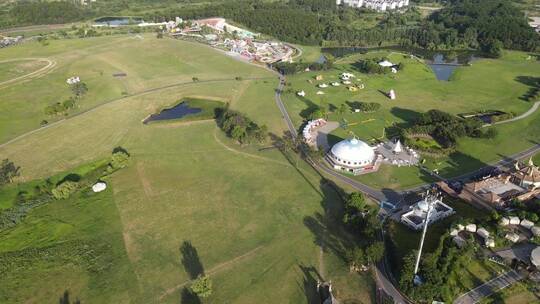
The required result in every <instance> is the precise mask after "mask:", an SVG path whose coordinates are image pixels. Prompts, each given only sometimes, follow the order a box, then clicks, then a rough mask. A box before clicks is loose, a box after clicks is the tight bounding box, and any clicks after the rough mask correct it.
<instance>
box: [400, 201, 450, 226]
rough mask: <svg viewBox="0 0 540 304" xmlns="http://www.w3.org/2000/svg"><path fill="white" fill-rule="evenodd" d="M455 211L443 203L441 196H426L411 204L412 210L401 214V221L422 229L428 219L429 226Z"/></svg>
mask: <svg viewBox="0 0 540 304" xmlns="http://www.w3.org/2000/svg"><path fill="white" fill-rule="evenodd" d="M454 213H455V211H454V209H453V208H452V207H450V206H448V205H447V204H445V203H443V202H442V200H441V199H440V198H437V197H434V196H426V197H425V198H424V199H422V200H421V201H419V202H417V203H416V204H414V205H412V206H410V211H408V212H405V213H403V214H402V215H401V222H402V223H403V224H405V225H406V226H408V227H410V228H412V229H414V230H420V229H422V228H424V225H426V219H427V225H428V226H429V225H430V224H432V223H434V222H436V221H438V220H441V219H443V218H445V217H448V216H451V215H452V214H454ZM428 214H429V217H428Z"/></svg>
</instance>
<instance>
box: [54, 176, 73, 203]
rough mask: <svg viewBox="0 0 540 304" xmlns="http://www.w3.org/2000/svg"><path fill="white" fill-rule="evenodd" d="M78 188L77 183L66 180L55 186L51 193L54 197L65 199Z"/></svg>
mask: <svg viewBox="0 0 540 304" xmlns="http://www.w3.org/2000/svg"><path fill="white" fill-rule="evenodd" d="M78 188H79V183H77V182H74V181H70V180H67V181H64V182H62V183H61V184H59V185H58V186H56V187H55V188H54V189H53V190H52V195H53V197H54V198H56V199H66V198H68V197H69V196H70V195H71V194H72V193H74V192H75V191H77V189H78Z"/></svg>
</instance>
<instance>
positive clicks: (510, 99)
mask: <svg viewBox="0 0 540 304" xmlns="http://www.w3.org/2000/svg"><path fill="white" fill-rule="evenodd" d="M381 57H388V58H389V60H390V61H392V62H393V63H395V64H397V63H404V64H405V68H404V70H402V71H399V72H398V73H397V74H390V75H367V74H363V73H361V72H359V70H358V69H357V68H356V63H357V62H358V60H360V59H362V58H381ZM534 58H535V57H534V56H529V54H527V53H522V52H511V51H507V52H505V55H504V56H503V57H502V58H501V59H497V60H495V59H481V60H477V61H474V62H473V63H472V65H471V66H464V67H459V68H458V69H456V71H455V72H454V75H453V76H452V78H451V80H450V81H438V80H437V79H436V78H435V74H434V73H433V72H432V70H431V69H430V67H429V66H427V65H425V64H424V63H422V62H420V61H418V60H417V59H414V58H410V57H409V56H407V55H404V54H399V53H395V52H388V51H376V52H370V53H368V54H359V55H352V56H348V57H345V58H342V59H339V60H338V61H337V62H336V64H335V68H334V69H332V70H330V71H324V72H306V73H301V74H298V75H294V76H289V77H288V82H289V86H287V87H286V89H285V93H284V97H283V99H284V102H285V103H286V106H287V108H288V110H289V112H290V113H291V117H292V118H293V120H294V121H295V124H296V125H297V126H298V127H300V126H301V125H302V123H303V122H304V121H305V117H307V115H308V114H309V112H310V110H309V109H310V108H313V107H316V106H322V107H326V108H329V109H330V112H329V113H330V115H329V119H330V120H335V121H342V120H343V119H345V120H346V121H347V122H348V125H349V127H348V130H344V129H341V128H339V129H337V130H335V131H334V132H333V135H335V136H336V138H337V139H339V138H345V137H347V136H348V134H349V133H348V132H349V130H350V131H352V132H354V134H356V135H357V136H358V137H359V138H361V139H362V140H364V141H366V142H370V143H375V142H377V141H378V140H381V139H385V138H387V137H389V136H392V134H388V133H386V132H385V131H384V130H385V128H388V127H390V126H392V125H394V124H398V125H399V124H406V123H407V122H408V121H411V120H413V119H414V118H415V117H417V116H418V115H419V114H420V113H423V112H425V111H428V110H430V109H439V110H442V111H446V112H449V113H452V114H456V115H457V114H460V113H466V112H473V111H482V110H501V111H506V112H514V113H516V114H518V115H519V114H521V113H524V112H526V111H527V110H528V109H529V108H530V107H531V106H532V103H530V102H527V101H524V100H522V99H521V97H522V96H523V95H525V94H526V93H527V92H528V91H529V90H530V89H531V86H530V83H531V82H530V80H531V79H533V78H534V77H538V71H539V70H540V62H538V61H537V60H535V59H534ZM343 72H352V73H354V74H355V75H356V76H357V78H356V79H355V80H354V81H353V84H359V83H363V84H365V89H363V90H359V91H357V92H350V91H349V90H347V88H346V86H345V85H341V86H339V87H332V86H330V87H328V88H326V89H320V88H318V87H316V85H317V84H319V83H327V84H330V83H331V82H335V81H336V82H339V81H340V80H339V75H340V74H341V73H343ZM316 75H322V76H323V78H324V79H323V80H321V81H316V80H315V76H316ZM391 89H394V90H395V92H396V95H397V99H396V100H390V99H388V98H387V97H386V96H385V95H384V93H388V92H389V91H390V90H391ZM301 90H304V91H305V92H306V97H305V98H300V97H298V96H296V92H298V91H301ZM317 91H323V92H324V93H325V94H324V95H317V94H316V92H317ZM355 101H360V102H377V103H380V104H381V109H380V110H379V111H377V112H375V113H352V112H349V113H346V114H344V115H337V114H336V113H335V112H332V109H337V108H338V107H339V106H340V105H341V104H344V103H347V102H355ZM496 128H497V130H498V131H499V135H498V136H497V137H496V138H494V139H492V140H488V139H470V138H464V139H461V140H460V141H459V146H458V149H457V152H456V153H454V154H452V155H451V156H450V157H448V158H442V159H435V160H432V159H427V162H426V166H428V167H429V168H430V169H438V170H439V171H440V173H441V174H442V175H443V176H446V177H451V176H456V175H459V174H462V173H465V172H467V171H472V170H474V169H476V168H479V167H482V166H483V165H485V164H486V163H490V162H495V161H497V160H499V159H501V158H502V157H504V156H508V155H511V154H513V153H516V152H519V151H522V150H524V149H526V148H528V147H530V146H532V145H533V144H534V143H535V142H537V141H538V140H540V135H539V134H540V133H539V129H538V128H540V113H534V114H533V115H531V116H529V117H528V118H526V119H523V120H521V121H518V122H514V123H510V124H504V125H500V126H497V127H496ZM413 171H414V172H413ZM358 179H359V180H361V181H363V182H366V183H368V184H371V185H373V186H377V187H384V186H388V187H389V188H407V187H411V186H414V185H418V184H422V183H425V182H427V181H430V178H429V177H426V176H425V174H423V173H421V172H419V171H418V169H415V168H411V169H403V168H395V167H390V168H387V169H384V168H383V170H381V171H380V172H378V173H374V174H369V175H366V176H361V177H358ZM388 180H391V181H392V180H393V181H392V182H391V183H390V184H389V183H387V182H385V181H388Z"/></svg>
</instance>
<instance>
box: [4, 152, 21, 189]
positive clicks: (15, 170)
mask: <svg viewBox="0 0 540 304" xmlns="http://www.w3.org/2000/svg"><path fill="white" fill-rule="evenodd" d="M20 169H21V167H18V166H15V164H14V163H13V162H12V161H10V160H9V159H7V158H6V159H4V160H3V161H2V163H1V164H0V187H2V186H3V185H6V184H10V183H12V182H13V178H15V177H17V176H19V171H20Z"/></svg>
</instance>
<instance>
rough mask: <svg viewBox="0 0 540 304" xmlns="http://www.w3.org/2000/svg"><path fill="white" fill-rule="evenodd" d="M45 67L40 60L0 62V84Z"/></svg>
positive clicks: (43, 62)
mask: <svg viewBox="0 0 540 304" xmlns="http://www.w3.org/2000/svg"><path fill="white" fill-rule="evenodd" d="M46 65H47V62H45V61H40V60H16V61H7V62H3V63H1V62H0V83H2V82H4V81H8V80H10V79H13V78H17V77H21V76H24V75H26V74H29V73H32V72H34V71H37V70H39V69H40V68H42V67H44V66H46Z"/></svg>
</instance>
